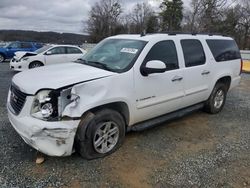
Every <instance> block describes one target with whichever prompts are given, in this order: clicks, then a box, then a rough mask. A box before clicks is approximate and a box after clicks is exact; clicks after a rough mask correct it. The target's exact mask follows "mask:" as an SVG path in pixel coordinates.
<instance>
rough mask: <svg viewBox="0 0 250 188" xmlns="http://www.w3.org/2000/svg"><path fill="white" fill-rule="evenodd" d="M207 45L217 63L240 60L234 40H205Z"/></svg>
mask: <svg viewBox="0 0 250 188" xmlns="http://www.w3.org/2000/svg"><path fill="white" fill-rule="evenodd" d="M207 44H208V46H209V48H210V50H211V52H212V54H213V56H214V59H215V60H216V61H217V62H221V61H230V60H235V59H240V58H241V55H240V51H239V48H238V47H237V44H236V42H235V41H234V40H210V39H209V40H207Z"/></svg>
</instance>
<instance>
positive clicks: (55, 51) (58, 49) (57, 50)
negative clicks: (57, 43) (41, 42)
mask: <svg viewBox="0 0 250 188" xmlns="http://www.w3.org/2000/svg"><path fill="white" fill-rule="evenodd" d="M49 51H50V52H51V54H54V55H55V54H66V50H65V47H55V48H52V49H51V50H49Z"/></svg>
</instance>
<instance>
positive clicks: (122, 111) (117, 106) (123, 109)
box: [82, 101, 130, 126]
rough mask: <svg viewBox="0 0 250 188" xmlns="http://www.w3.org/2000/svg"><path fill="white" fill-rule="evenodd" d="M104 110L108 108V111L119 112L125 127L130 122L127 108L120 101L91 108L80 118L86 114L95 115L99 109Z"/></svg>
mask: <svg viewBox="0 0 250 188" xmlns="http://www.w3.org/2000/svg"><path fill="white" fill-rule="evenodd" d="M104 108H109V109H112V110H115V111H117V112H119V113H120V114H121V115H122V117H123V118H124V121H125V124H126V126H128V124H129V121H130V115H129V107H128V105H127V104H126V103H125V102H122V101H118V102H112V103H108V104H103V105H100V106H97V107H94V108H91V109H89V110H88V111H87V112H85V113H84V114H82V117H83V116H84V115H85V114H87V113H88V112H92V113H95V112H96V111H98V110H100V109H104Z"/></svg>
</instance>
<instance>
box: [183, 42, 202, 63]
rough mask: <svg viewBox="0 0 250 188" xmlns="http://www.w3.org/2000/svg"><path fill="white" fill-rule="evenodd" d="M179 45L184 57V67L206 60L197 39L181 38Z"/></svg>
mask: <svg viewBox="0 0 250 188" xmlns="http://www.w3.org/2000/svg"><path fill="white" fill-rule="evenodd" d="M181 46H182V50H183V54H184V59H185V66H186V67H193V66H198V65H203V64H205V62H206V56H205V53H204V50H203V47H202V44H201V42H200V41H199V40H195V39H184V40H181Z"/></svg>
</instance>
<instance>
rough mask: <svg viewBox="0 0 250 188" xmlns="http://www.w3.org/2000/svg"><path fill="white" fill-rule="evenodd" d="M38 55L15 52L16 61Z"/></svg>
mask: <svg viewBox="0 0 250 188" xmlns="http://www.w3.org/2000/svg"><path fill="white" fill-rule="evenodd" d="M34 55H37V53H36V52H24V51H19V52H15V56H14V59H15V60H20V59H21V58H23V57H27V56H34Z"/></svg>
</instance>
